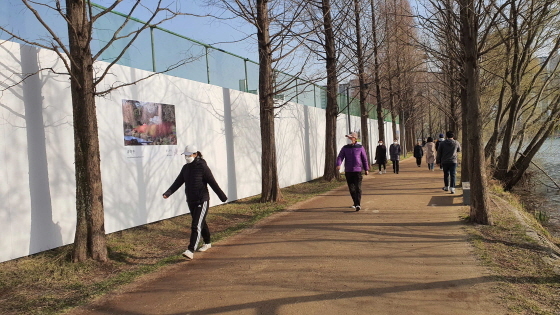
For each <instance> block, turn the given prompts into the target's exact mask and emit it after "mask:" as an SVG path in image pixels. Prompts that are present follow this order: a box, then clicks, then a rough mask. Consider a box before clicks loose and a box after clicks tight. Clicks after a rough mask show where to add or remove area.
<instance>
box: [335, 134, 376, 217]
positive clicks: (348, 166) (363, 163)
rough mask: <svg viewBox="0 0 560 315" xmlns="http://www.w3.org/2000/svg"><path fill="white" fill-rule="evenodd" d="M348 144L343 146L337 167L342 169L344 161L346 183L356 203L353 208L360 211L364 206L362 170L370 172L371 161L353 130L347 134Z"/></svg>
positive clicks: (337, 160) (366, 172)
mask: <svg viewBox="0 0 560 315" xmlns="http://www.w3.org/2000/svg"><path fill="white" fill-rule="evenodd" d="M346 137H347V138H348V144H347V145H345V146H343V147H342V149H341V150H340V153H339V154H338V158H337V159H336V169H337V170H340V166H341V165H342V161H344V174H345V176H346V183H347V184H348V190H350V196H352V201H353V202H354V204H353V205H352V208H354V209H356V211H360V209H361V208H362V206H361V201H362V178H363V177H362V170H364V171H365V174H366V175H368V174H369V162H368V159H367V155H366V150H365V149H364V147H363V146H362V145H361V144H358V143H357V142H358V134H357V133H355V132H352V133H351V134H349V135H347V136H346Z"/></svg>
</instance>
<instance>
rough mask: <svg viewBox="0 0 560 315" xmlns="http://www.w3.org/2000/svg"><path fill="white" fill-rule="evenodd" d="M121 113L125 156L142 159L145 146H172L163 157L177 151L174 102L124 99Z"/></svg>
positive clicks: (174, 153)
mask: <svg viewBox="0 0 560 315" xmlns="http://www.w3.org/2000/svg"><path fill="white" fill-rule="evenodd" d="M122 112H123V131H124V139H123V140H124V146H125V147H126V156H127V158H141V157H142V156H143V154H142V152H143V149H142V148H143V147H145V146H159V145H163V146H174V147H170V148H167V149H166V152H165V153H166V156H173V155H176V154H177V150H178V149H177V147H176V145H177V126H176V122H175V105H169V104H161V103H154V102H142V101H135V100H125V99H123V100H122Z"/></svg>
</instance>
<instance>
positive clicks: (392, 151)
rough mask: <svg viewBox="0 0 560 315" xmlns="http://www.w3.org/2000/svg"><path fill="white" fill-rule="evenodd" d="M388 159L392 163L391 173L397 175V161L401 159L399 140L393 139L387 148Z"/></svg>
mask: <svg viewBox="0 0 560 315" xmlns="http://www.w3.org/2000/svg"><path fill="white" fill-rule="evenodd" d="M389 157H390V158H391V161H392V162H393V173H396V174H398V173H399V161H400V159H401V145H400V144H399V139H395V140H394V141H393V144H391V145H390V146H389Z"/></svg>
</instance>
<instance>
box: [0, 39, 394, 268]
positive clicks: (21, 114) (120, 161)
mask: <svg viewBox="0 0 560 315" xmlns="http://www.w3.org/2000/svg"><path fill="white" fill-rule="evenodd" d="M1 48H2V49H0V60H2V61H3V62H2V64H1V65H0V73H1V75H2V77H3V78H2V83H1V84H3V85H4V87H5V86H7V85H9V84H11V83H14V82H17V81H18V77H17V76H15V75H13V74H12V73H22V72H23V73H32V72H34V71H36V70H37V69H39V67H50V66H52V67H58V68H60V67H61V63H60V61H59V60H58V57H57V56H56V55H54V54H52V53H51V52H48V51H43V50H39V49H36V48H29V47H25V46H21V49H20V45H18V44H13V43H5V44H3V45H2V46H1ZM103 66H106V64H104V63H97V64H96V69H97V71H101V70H102V67H103ZM149 74H150V73H149V72H146V71H142V70H138V69H132V68H128V67H124V66H114V67H113V68H112V70H111V74H110V75H109V76H107V79H106V81H104V82H103V85H102V86H99V87H98V91H101V90H103V89H104V88H108V87H110V86H112V85H114V84H119V83H122V82H132V81H134V80H138V79H140V78H144V77H146V76H148V75H149ZM123 99H124V100H137V101H143V102H154V103H163V104H169V105H175V116H176V127H177V141H178V143H177V145H176V146H175V145H167V146H165V145H160V146H125V145H124V141H123V114H122V100H123ZM96 102H97V114H98V124H99V140H100V149H101V170H102V182H103V192H104V200H103V201H104V206H105V229H106V232H107V233H111V232H115V231H119V230H123V229H127V228H131V227H134V226H138V225H143V224H146V223H150V222H154V221H158V220H162V219H166V218H170V217H173V216H177V215H181V214H185V213H188V208H187V205H186V203H185V195H184V190H183V187H181V188H180V189H179V190H178V191H177V192H176V193H175V194H174V195H173V196H172V197H171V198H169V199H167V200H164V199H163V198H162V194H163V193H164V192H165V191H166V190H167V188H168V187H169V186H170V185H171V184H172V183H173V181H174V180H175V178H176V176H177V175H178V173H179V171H180V170H181V167H182V166H183V164H184V158H183V156H182V155H181V152H182V151H183V148H184V147H185V145H187V144H194V145H196V146H197V147H198V149H199V151H201V152H202V153H203V155H204V158H205V159H206V161H207V162H208V165H209V166H210V168H211V170H212V172H213V174H214V177H215V178H216V180H217V182H218V184H219V185H220V186H221V188H222V189H223V190H224V192H225V193H226V194H227V195H228V197H229V201H232V200H237V199H241V198H245V197H249V196H254V195H257V194H259V193H260V192H261V145H260V143H261V141H260V126H259V104H258V96H257V95H254V94H250V93H243V92H239V91H235V90H229V89H226V88H222V87H217V86H212V85H208V84H204V83H199V82H194V81H190V80H186V79H181V78H177V77H172V76H167V75H158V76H154V77H151V78H149V79H146V80H143V81H140V82H138V83H137V84H135V85H131V86H126V87H122V88H120V89H118V90H115V91H113V92H111V93H110V94H107V95H106V96H104V97H99V98H97V100H96ZM350 120H351V125H352V128H351V129H352V131H357V130H359V129H360V120H359V117H351V119H350ZM275 123H276V130H275V132H276V133H275V135H276V146H277V158H278V171H279V181H280V186H281V187H285V186H289V185H293V184H297V183H301V182H305V181H309V180H312V179H314V178H317V177H320V176H322V174H323V170H324V159H325V156H324V144H325V111H324V110H323V109H320V108H314V107H307V106H303V105H300V104H295V103H289V104H288V105H286V106H285V107H284V108H283V109H282V110H280V111H279V112H278V119H276V121H275ZM337 124H338V126H337V148H338V150H340V148H342V146H344V145H345V144H346V138H345V137H344V135H346V134H348V126H347V124H348V119H347V117H346V115H344V114H341V115H339V117H338V119H337ZM376 124H377V122H376V121H370V126H369V127H370V131H371V132H372V135H374V136H372V140H371V141H372V144H373V145H374V144H376V143H377V136H375V135H376V134H377V127H376ZM387 125H388V128H387V132H388V134H389V135H390V134H391V131H390V127H391V126H390V124H387ZM0 132H1V133H2V135H3V137H2V140H1V141H2V143H1V145H0V163H1V165H3V167H2V168H1V170H0V176H2V177H3V181H2V182H1V183H0V198H1V199H2V205H1V207H0V230H1V231H2V237H0V261H6V260H10V259H14V258H17V257H21V256H26V255H29V254H33V253H37V252H40V251H43V250H47V249H50V248H54V247H58V246H61V245H66V244H70V243H72V242H73V239H74V229H75V222H76V218H75V217H76V214H75V177H74V176H75V173H74V141H73V140H74V139H73V119H72V105H71V97H70V90H69V82H68V77H67V76H64V75H54V74H50V73H43V74H41V75H36V76H34V77H31V78H29V79H28V80H26V82H25V83H24V84H22V85H19V86H17V87H13V88H10V89H9V90H8V91H6V92H4V93H3V94H2V96H1V97H0ZM373 145H372V147H373ZM210 198H211V205H217V204H220V203H221V202H220V200H219V199H218V198H217V196H216V195H215V194H214V193H213V192H212V193H211V197H210Z"/></svg>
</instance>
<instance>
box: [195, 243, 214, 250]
mask: <svg viewBox="0 0 560 315" xmlns="http://www.w3.org/2000/svg"><path fill="white" fill-rule="evenodd" d="M210 248H212V244H210V243H208V244H204V245H202V246H200V248H199V249H198V251H199V252H205V251H207V250H209V249H210Z"/></svg>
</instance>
